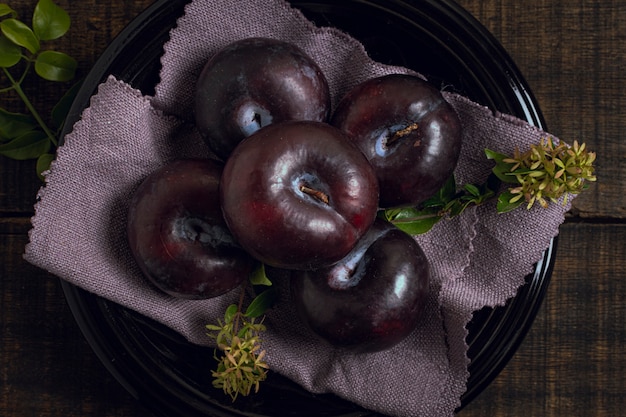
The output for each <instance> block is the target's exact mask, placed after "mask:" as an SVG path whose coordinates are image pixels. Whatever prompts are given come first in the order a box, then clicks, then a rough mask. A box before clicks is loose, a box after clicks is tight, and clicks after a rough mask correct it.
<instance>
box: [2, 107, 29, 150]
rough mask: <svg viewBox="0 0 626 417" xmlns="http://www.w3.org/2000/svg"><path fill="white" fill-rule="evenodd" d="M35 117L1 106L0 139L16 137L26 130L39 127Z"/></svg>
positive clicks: (5, 139) (4, 140)
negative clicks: (12, 111)
mask: <svg viewBox="0 0 626 417" xmlns="http://www.w3.org/2000/svg"><path fill="white" fill-rule="evenodd" d="M37 127H38V125H37V122H36V121H35V119H34V118H33V117H32V116H30V115H28V114H22V113H11V112H8V111H6V110H4V109H2V108H0V139H2V141H3V142H6V141H7V140H11V139H15V138H16V137H18V136H21V135H23V134H24V133H26V132H30V131H31V130H35V129H37Z"/></svg>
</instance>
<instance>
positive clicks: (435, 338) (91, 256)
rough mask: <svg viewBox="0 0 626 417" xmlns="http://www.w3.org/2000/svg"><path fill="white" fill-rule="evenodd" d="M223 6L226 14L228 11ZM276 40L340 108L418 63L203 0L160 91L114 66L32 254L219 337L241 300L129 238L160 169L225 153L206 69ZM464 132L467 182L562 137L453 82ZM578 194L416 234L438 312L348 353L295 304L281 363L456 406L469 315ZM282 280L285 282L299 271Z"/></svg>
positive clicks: (525, 266)
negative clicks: (228, 50) (132, 216)
mask: <svg viewBox="0 0 626 417" xmlns="http://www.w3.org/2000/svg"><path fill="white" fill-rule="evenodd" d="M215 10H219V11H220V13H219V16H217V15H216V14H215V13H214V11H215ZM250 36H267V37H274V38H279V39H283V40H287V41H290V42H293V43H295V44H297V45H298V46H300V47H301V48H303V49H304V50H305V51H306V52H307V53H308V54H309V55H310V56H312V57H313V58H314V59H315V60H316V61H317V62H318V64H319V65H320V66H321V67H322V69H323V71H324V72H325V74H326V76H327V78H328V80H329V83H330V86H331V93H332V96H333V103H336V102H337V100H338V98H339V97H341V96H342V94H343V93H345V92H346V91H347V90H348V89H349V88H350V87H352V86H353V85H355V84H356V83H358V82H360V81H363V80H365V79H367V78H370V77H374V76H378V75H382V74H388V73H406V72H411V71H410V70H408V69H406V68H399V67H391V66H387V65H383V64H380V63H377V62H374V61H372V60H371V59H370V58H369V57H368V56H367V53H366V51H365V49H364V48H363V46H362V45H361V44H360V43H359V42H357V41H356V40H355V39H353V38H351V37H350V36H348V35H347V34H345V33H342V32H340V31H339V30H336V29H332V28H318V27H316V26H314V25H313V24H312V23H311V22H309V21H308V20H307V19H305V18H304V16H303V15H302V14H301V13H300V12H299V11H298V10H296V9H294V8H292V7H291V6H290V5H289V4H288V3H286V2H284V1H282V0H251V1H249V2H248V4H247V7H246V8H241V7H237V5H236V4H234V3H232V2H231V1H229V0H213V1H210V2H208V1H202V0H195V1H193V2H191V3H190V4H188V5H187V7H186V9H185V14H184V16H183V17H181V18H180V19H179V21H178V24H177V26H176V27H175V29H173V30H172V31H171V36H170V40H169V41H168V42H167V43H166V44H165V46H164V54H163V57H162V59H161V61H162V70H161V80H160V82H159V84H158V85H157V86H156V89H155V95H154V96H152V97H151V96H145V95H143V94H142V93H141V92H140V91H138V90H136V89H134V88H133V87H132V86H130V85H128V84H126V83H125V82H123V81H120V80H117V79H116V78H114V77H112V76H111V77H109V78H108V79H107V80H106V81H105V82H104V83H103V84H102V85H101V86H100V87H99V89H98V92H97V94H96V95H94V97H93V98H92V100H91V103H90V106H89V108H87V109H85V110H84V112H83V114H82V118H81V120H80V121H79V122H78V123H77V124H76V125H75V126H74V129H73V131H72V133H70V134H69V135H68V136H67V137H66V138H65V142H64V144H63V146H62V147H60V148H59V150H58V154H57V158H56V161H55V162H54V163H53V164H52V167H51V170H50V172H49V173H48V175H47V176H46V184H45V186H44V187H42V189H41V190H40V193H39V202H38V203H37V204H36V207H35V210H36V212H35V216H34V217H33V219H32V225H33V227H32V229H31V231H30V241H29V243H28V245H27V247H26V252H25V259H26V260H27V261H29V262H31V263H33V264H34V265H37V266H39V267H41V268H43V269H46V270H48V271H50V272H51V273H53V274H55V275H57V276H58V277H60V278H62V279H64V280H67V281H69V282H71V283H73V284H74V285H77V286H79V287H81V288H84V289H86V290H88V291H91V292H93V293H95V294H98V295H100V296H102V297H105V298H107V299H110V300H112V301H114V302H117V303H120V304H122V305H124V306H126V307H128V308H131V309H134V310H136V311H138V312H140V313H142V314H144V315H146V316H148V317H150V318H153V319H155V320H157V321H159V322H161V323H164V324H165V325H167V326H169V327H171V328H172V329H174V330H176V331H177V332H179V333H181V334H182V335H183V336H185V337H186V338H187V339H188V340H189V341H190V343H196V344H201V345H209V344H210V343H211V339H209V338H207V337H206V335H205V328H204V325H205V324H206V323H209V322H214V321H215V319H216V318H218V317H221V316H222V315H223V311H224V309H225V307H226V306H227V305H228V304H230V303H232V302H234V301H235V298H236V297H237V295H235V294H226V295H224V296H222V297H218V298H215V299H212V300H200V301H186V300H179V299H174V298H171V297H169V296H166V295H164V294H163V293H160V292H159V291H157V290H155V289H154V288H153V287H152V286H151V285H150V284H148V283H147V281H146V280H145V279H144V278H143V276H142V275H141V273H140V271H139V269H138V268H137V266H136V265H135V263H134V260H133V259H132V257H131V255H130V252H129V250H128V244H127V242H126V236H125V222H126V213H127V210H128V204H129V201H130V198H131V196H132V193H133V191H134V190H135V189H136V187H137V186H138V185H139V183H140V182H141V181H142V180H143V178H145V177H146V176H147V175H148V174H149V173H150V172H152V171H154V170H156V169H157V168H159V167H161V166H163V165H164V164H166V163H167V162H169V161H171V160H174V159H177V158H185V157H209V156H210V152H209V150H208V149H207V147H206V146H205V144H204V143H203V141H202V139H201V138H200V135H199V133H198V132H197V130H196V129H195V127H194V126H193V120H191V119H190V117H189V115H190V114H192V113H191V106H192V103H193V88H194V83H195V79H196V77H197V75H198V74H199V71H200V69H201V67H202V65H203V64H204V62H205V61H206V59H207V58H208V57H209V56H211V54H213V53H214V52H215V51H216V50H217V49H219V48H220V47H221V46H223V45H225V44H226V43H229V42H231V41H233V40H235V39H240V38H244V37H250ZM444 94H445V97H446V99H447V100H448V101H449V102H450V103H451V104H452V105H453V106H454V108H455V109H456V110H457V112H458V114H459V116H460V118H461V120H462V123H463V128H464V141H463V149H462V153H461V159H460V161H459V165H458V167H457V170H456V172H455V174H456V177H457V179H458V181H459V183H465V182H473V183H477V182H482V181H484V179H485V178H486V176H487V175H488V174H489V171H490V167H491V164H490V162H489V161H488V160H486V158H485V156H484V149H485V148H491V149H493V150H496V151H499V152H503V153H510V152H512V151H513V150H514V149H515V148H516V147H518V148H520V149H524V148H527V147H528V146H529V145H530V144H535V143H538V142H539V141H540V139H541V138H543V137H545V136H548V135H549V134H548V133H546V132H543V131H541V130H539V129H537V128H535V127H532V126H530V125H528V124H527V123H525V122H523V121H522V120H519V119H516V118H515V117H512V116H506V115H494V114H493V112H492V111H491V110H489V109H487V108H486V107H483V106H480V105H479V104H477V103H473V102H471V101H470V100H468V99H467V98H465V97H461V96H459V95H456V94H453V93H444ZM568 209H569V205H566V206H560V205H551V206H550V207H549V208H548V209H532V210H529V211H526V210H523V209H520V210H516V211H514V212H511V213H508V214H506V215H498V214H497V213H496V210H495V206H494V204H485V205H484V206H481V207H478V208H473V209H470V210H467V211H466V212H465V213H463V214H462V215H461V216H458V217H455V218H453V219H451V220H445V221H441V222H439V223H438V224H437V225H435V227H434V229H433V230H431V231H430V232H429V233H427V234H425V235H420V236H417V237H416V239H417V241H418V242H419V243H420V245H421V246H422V248H423V249H424V252H425V253H426V255H427V256H428V259H429V261H430V263H431V267H432V275H433V279H432V283H431V296H430V298H429V303H428V308H427V313H426V317H425V318H424V320H422V322H421V324H420V326H419V327H418V328H417V329H416V330H415V331H414V332H413V333H412V334H411V335H410V336H409V337H408V338H407V339H406V340H405V341H403V342H402V343H400V344H399V345H398V346H396V347H394V348H392V349H390V350H388V351H385V352H379V353H374V354H367V355H353V354H346V353H343V352H340V351H339V350H336V349H334V348H332V347H331V346H329V345H327V344H325V343H324V342H322V341H320V340H319V339H317V338H315V337H314V336H312V335H311V334H310V333H309V331H308V330H307V329H306V328H305V327H304V326H303V325H302V324H301V323H300V322H299V321H298V320H297V319H295V317H296V314H295V311H294V308H293V306H291V305H290V304H289V303H280V304H279V305H278V306H277V307H276V308H274V309H273V310H272V311H270V312H269V314H268V317H267V319H266V325H267V328H268V330H267V335H266V336H265V338H264V341H263V345H264V348H265V349H266V350H267V352H268V354H267V361H268V363H269V365H270V367H271V368H272V369H273V370H274V371H276V372H279V373H281V374H283V375H285V376H287V377H289V378H291V379H292V380H294V381H295V382H297V383H299V384H301V385H302V386H303V387H304V388H306V389H308V390H310V391H312V392H316V393H334V394H336V395H338V396H340V397H343V398H345V399H348V400H350V401H353V402H355V403H357V404H359V405H361V406H363V407H365V408H368V409H371V410H374V411H376V412H380V413H384V414H388V415H393V416H399V417H415V416H427V417H444V416H446V417H449V416H452V415H453V414H454V410H455V409H456V408H457V407H458V406H459V405H460V397H461V395H462V394H463V392H464V391H465V389H466V382H467V378H468V371H467V366H468V363H469V359H468V358H467V345H466V342H465V338H466V336H467V329H466V326H467V323H468V322H469V321H470V320H471V318H472V313H473V312H474V311H476V310H478V309H480V308H483V307H485V306H497V305H502V304H504V303H505V302H506V300H507V299H509V298H510V297H512V296H514V295H515V293H516V291H517V289H518V288H519V287H520V286H521V285H522V284H523V283H524V278H525V276H526V275H527V274H528V273H530V272H531V271H532V270H533V265H534V264H535V263H536V262H537V261H538V260H539V259H541V257H542V253H543V251H544V250H545V249H546V248H547V247H548V246H549V244H550V240H551V239H552V238H553V237H554V236H555V235H556V234H557V233H558V228H559V225H560V224H561V223H562V222H563V220H564V214H565V212H566V211H567V210H568ZM276 285H279V286H281V289H283V290H284V289H286V288H287V286H288V285H289V283H288V280H286V279H278V282H277V283H276Z"/></svg>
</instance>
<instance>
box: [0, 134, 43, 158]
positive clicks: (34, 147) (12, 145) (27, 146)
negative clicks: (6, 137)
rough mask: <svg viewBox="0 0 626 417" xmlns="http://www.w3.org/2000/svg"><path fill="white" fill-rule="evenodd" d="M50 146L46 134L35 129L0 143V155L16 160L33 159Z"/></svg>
mask: <svg viewBox="0 0 626 417" xmlns="http://www.w3.org/2000/svg"><path fill="white" fill-rule="evenodd" d="M51 147H52V143H51V142H50V139H49V138H48V136H46V134H45V133H43V132H42V131H39V130H35V131H32V132H28V133H25V134H23V135H22V136H19V137H17V138H15V139H13V140H12V141H11V142H8V143H5V144H2V145H0V155H4V156H6V157H9V158H11V159H17V160H25V159H35V158H39V156H41V155H42V154H44V153H48V151H49V150H50V148H51Z"/></svg>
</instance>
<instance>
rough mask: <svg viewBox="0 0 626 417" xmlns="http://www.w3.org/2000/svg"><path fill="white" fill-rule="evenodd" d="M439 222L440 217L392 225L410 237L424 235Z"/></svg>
mask: <svg viewBox="0 0 626 417" xmlns="http://www.w3.org/2000/svg"><path fill="white" fill-rule="evenodd" d="M439 220H441V216H433V217H427V218H424V219H422V220H415V221H412V222H410V223H394V224H395V226H396V227H397V228H398V229H400V230H402V231H403V232H405V233H408V234H410V235H412V236H415V235H421V234H424V233H426V232H428V231H430V229H432V228H433V226H434V225H435V224H437V222H439Z"/></svg>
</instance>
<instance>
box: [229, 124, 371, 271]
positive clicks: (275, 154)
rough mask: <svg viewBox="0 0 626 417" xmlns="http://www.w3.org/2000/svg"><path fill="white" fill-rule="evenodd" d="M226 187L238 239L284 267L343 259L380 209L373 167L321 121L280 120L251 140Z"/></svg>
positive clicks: (238, 154) (236, 157) (234, 161)
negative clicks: (280, 121)
mask: <svg viewBox="0 0 626 417" xmlns="http://www.w3.org/2000/svg"><path fill="white" fill-rule="evenodd" d="M220 190H221V194H220V195H221V201H222V210H223V213H224V218H225V220H226V223H227V224H228V227H229V229H230V231H231V232H232V234H233V236H235V238H236V240H237V241H238V242H239V243H240V244H241V246H242V247H244V248H245V249H246V250H247V251H248V252H249V253H250V254H252V255H253V256H254V257H255V258H257V259H258V260H260V261H262V262H264V263H266V264H267V265H270V266H274V267H277V268H286V269H312V268H319V267H322V266H326V265H330V264H332V263H334V262H336V261H338V260H340V259H341V258H343V257H344V256H345V255H346V254H347V253H348V252H350V250H351V249H352V248H353V247H354V245H355V244H356V242H357V241H358V240H359V239H360V237H361V236H362V235H363V234H364V233H365V232H366V231H367V229H368V228H369V227H370V225H371V224H372V223H373V221H374V219H375V217H376V212H377V209H378V183H377V181H376V176H375V174H374V171H373V169H372V167H371V165H370V164H369V162H368V161H367V159H366V158H365V156H364V155H363V154H362V153H361V152H360V151H359V149H358V148H357V147H356V146H354V145H353V144H352V142H351V141H350V140H348V139H347V138H346V137H345V135H344V134H343V133H342V132H341V131H339V130H338V129H336V128H334V127H332V126H330V125H328V124H326V123H321V122H310V121H290V122H282V123H277V124H272V125H270V126H267V127H264V128H263V129H261V130H259V131H258V132H256V133H255V134H253V135H251V136H250V137H248V138H246V139H245V140H244V141H242V142H241V143H240V144H239V146H237V148H235V150H234V151H233V153H232V154H231V156H230V157H229V158H228V161H227V162H226V165H225V167H224V173H223V174H222V180H221V185H220Z"/></svg>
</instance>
